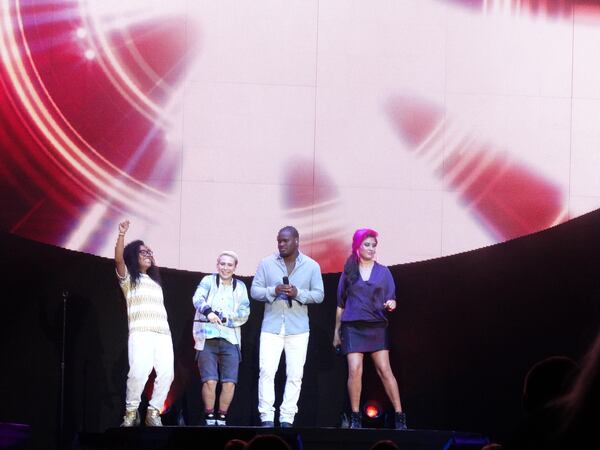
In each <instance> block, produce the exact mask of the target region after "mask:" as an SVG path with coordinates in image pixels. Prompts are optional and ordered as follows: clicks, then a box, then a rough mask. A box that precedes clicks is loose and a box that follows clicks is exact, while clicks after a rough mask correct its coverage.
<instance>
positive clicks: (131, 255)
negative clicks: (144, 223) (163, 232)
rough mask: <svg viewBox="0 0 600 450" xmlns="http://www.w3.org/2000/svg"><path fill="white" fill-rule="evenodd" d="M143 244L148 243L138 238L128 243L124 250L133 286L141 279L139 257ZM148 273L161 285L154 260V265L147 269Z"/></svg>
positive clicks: (124, 257)
mask: <svg viewBox="0 0 600 450" xmlns="http://www.w3.org/2000/svg"><path fill="white" fill-rule="evenodd" d="M142 245H146V244H144V241H142V240H139V239H138V240H135V241H132V242H130V243H129V244H127V245H126V246H125V249H124V250H123V259H124V260H125V265H126V266H127V272H129V276H130V277H131V286H132V287H135V286H136V285H137V283H138V281H139V279H140V264H139V262H138V257H139V255H140V247H141V246H142ZM146 273H147V274H148V276H149V277H150V278H152V279H153V280H154V281H155V282H156V283H158V284H159V285H160V284H161V280H160V274H159V272H158V267H157V266H156V265H155V264H154V261H152V265H151V266H150V268H149V269H148V270H147V271H146Z"/></svg>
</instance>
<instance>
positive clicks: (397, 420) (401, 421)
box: [394, 412, 406, 430]
mask: <svg viewBox="0 0 600 450" xmlns="http://www.w3.org/2000/svg"><path fill="white" fill-rule="evenodd" d="M394 428H395V429H396V430H406V414H404V413H403V412H397V413H396V414H394Z"/></svg>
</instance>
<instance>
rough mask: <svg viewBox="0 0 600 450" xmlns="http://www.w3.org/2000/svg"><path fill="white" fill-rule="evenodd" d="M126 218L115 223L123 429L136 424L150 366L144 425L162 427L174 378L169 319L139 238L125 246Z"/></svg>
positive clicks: (155, 271)
mask: <svg viewBox="0 0 600 450" xmlns="http://www.w3.org/2000/svg"><path fill="white" fill-rule="evenodd" d="M128 229H129V221H128V220H126V221H124V222H121V223H120V224H119V236H118V237H117V244H116V246H115V265H116V268H117V277H118V279H119V285H120V286H121V290H122V291H123V295H124V297H125V302H126V304H127V321H128V323H129V340H128V353H129V373H128V374H127V392H126V397H125V416H124V417H123V423H122V424H121V426H122V427H131V426H135V425H139V424H140V416H139V412H138V408H139V406H140V398H141V396H142V391H143V390H144V386H145V385H146V382H147V381H148V376H149V375H150V373H151V372H152V369H154V370H155V371H156V379H155V380H154V389H153V390H152V398H151V399H150V402H149V404H148V410H147V412H146V420H145V423H146V425H147V426H162V421H161V419H160V413H161V411H162V408H163V405H164V403H165V399H166V398H167V394H168V393H169V388H170V387H171V382H172V381H173V342H172V340H171V330H170V329H169V323H168V321H167V311H166V310H165V305H164V299H163V291H162V288H161V286H160V276H159V273H158V267H156V264H155V263H154V254H153V253H152V250H151V249H150V248H149V247H148V246H146V244H144V242H143V241H140V240H136V241H133V242H130V243H129V244H127V245H126V246H125V244H124V242H125V234H126V233H127V230H128Z"/></svg>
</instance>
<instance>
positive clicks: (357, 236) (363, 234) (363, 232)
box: [352, 228, 379, 261]
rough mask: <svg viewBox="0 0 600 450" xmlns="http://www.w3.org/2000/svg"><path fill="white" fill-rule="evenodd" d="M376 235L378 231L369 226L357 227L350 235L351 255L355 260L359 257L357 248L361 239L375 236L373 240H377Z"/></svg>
mask: <svg viewBox="0 0 600 450" xmlns="http://www.w3.org/2000/svg"><path fill="white" fill-rule="evenodd" d="M377 236H379V233H377V231H375V230H372V229H371V228H359V229H358V230H356V231H355V232H354V236H352V255H353V256H354V257H355V258H356V260H357V261H358V260H359V259H360V258H359V255H360V254H359V251H358V249H359V248H360V245H361V244H362V243H363V241H364V240H365V239H367V238H369V237H372V238H375V242H377Z"/></svg>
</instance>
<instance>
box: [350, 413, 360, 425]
mask: <svg viewBox="0 0 600 450" xmlns="http://www.w3.org/2000/svg"><path fill="white" fill-rule="evenodd" d="M350 428H362V415H361V414H360V413H359V412H353V413H352V414H350Z"/></svg>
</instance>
